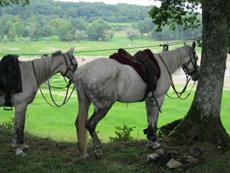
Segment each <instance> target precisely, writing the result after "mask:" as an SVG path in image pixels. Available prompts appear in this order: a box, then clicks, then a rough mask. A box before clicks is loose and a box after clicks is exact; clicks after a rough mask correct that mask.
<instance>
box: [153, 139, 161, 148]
mask: <svg viewBox="0 0 230 173" xmlns="http://www.w3.org/2000/svg"><path fill="white" fill-rule="evenodd" d="M160 147H161V144H159V143H158V142H157V141H156V142H153V145H152V148H153V149H155V150H156V149H159V148H160Z"/></svg>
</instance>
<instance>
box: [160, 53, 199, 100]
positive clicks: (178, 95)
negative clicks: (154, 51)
mask: <svg viewBox="0 0 230 173" xmlns="http://www.w3.org/2000/svg"><path fill="white" fill-rule="evenodd" d="M158 55H159V57H160V59H161V61H162V62H163V64H164V66H165V68H166V70H167V72H168V74H169V77H170V80H171V83H172V84H171V86H172V88H173V90H174V92H175V93H176V95H177V97H176V98H173V97H171V96H169V95H168V94H166V95H167V96H168V97H169V98H171V99H178V98H179V99H181V100H185V99H187V98H188V96H189V95H190V94H191V92H192V89H193V87H194V86H195V84H196V82H194V85H193V86H192V88H191V90H190V92H189V93H188V95H187V96H186V97H184V98H182V97H181V95H182V94H183V93H184V92H185V91H186V89H187V86H188V83H189V81H190V80H191V78H189V76H188V75H186V84H185V86H184V89H183V90H182V91H181V92H178V91H177V90H176V87H175V85H174V82H173V79H172V75H171V74H170V72H169V69H168V67H167V65H166V64H165V62H164V60H163V58H162V57H161V55H160V54H158Z"/></svg>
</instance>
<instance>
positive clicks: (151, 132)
mask: <svg viewBox="0 0 230 173" xmlns="http://www.w3.org/2000/svg"><path fill="white" fill-rule="evenodd" d="M164 98H165V96H162V97H161V98H158V99H157V101H158V104H159V107H160V108H161V107H162V104H163V102H164ZM145 105H146V109H147V118H148V129H147V138H148V139H149V142H148V144H147V145H148V147H151V148H153V149H157V148H159V147H160V144H159V143H158V142H157V136H156V132H157V122H158V117H159V108H158V106H157V104H156V101H155V100H154V99H153V98H147V99H146V101H145Z"/></svg>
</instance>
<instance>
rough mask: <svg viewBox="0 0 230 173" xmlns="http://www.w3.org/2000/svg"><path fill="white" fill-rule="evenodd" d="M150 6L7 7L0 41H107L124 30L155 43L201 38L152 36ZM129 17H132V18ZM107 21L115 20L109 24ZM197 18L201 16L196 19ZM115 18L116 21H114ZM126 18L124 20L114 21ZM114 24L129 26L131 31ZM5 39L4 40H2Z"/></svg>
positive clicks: (0, 20) (0, 16)
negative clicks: (158, 41) (55, 36)
mask: <svg viewBox="0 0 230 173" xmlns="http://www.w3.org/2000/svg"><path fill="white" fill-rule="evenodd" d="M83 9H84V10H83ZM150 9H151V6H149V7H146V6H137V5H127V4H118V5H107V4H104V3H87V2H79V3H73V2H59V1H53V0H47V1H44V0H41V1H38V0H32V1H31V2H30V5H29V6H26V7H22V6H21V5H9V6H6V7H3V8H0V40H2V41H4V42H5V43H6V42H7V41H17V42H19V41H21V40H23V41H24V42H27V43H28V42H29V41H30V40H39V39H42V38H43V39H44V38H45V39H46V40H47V41H49V40H50V37H51V36H53V35H57V36H58V37H59V39H60V40H62V41H69V40H77V41H78V42H79V41H81V40H86V39H89V40H102V41H108V40H109V39H111V38H112V37H113V35H114V31H119V30H126V31H127V37H128V38H129V39H130V40H131V41H133V39H137V38H142V36H143V35H144V34H148V35H149V37H151V38H153V39H158V40H172V39H190V38H198V37H200V36H201V31H202V27H199V28H197V29H195V30H192V29H187V30H186V31H184V30H183V27H180V26H178V28H177V30H175V31H172V30H170V28H169V26H165V27H164V29H163V32H161V33H157V32H155V29H156V26H155V25H154V24H153V23H152V19H151V18H149V17H148V11H149V10H150ZM131 14H132V17H131ZM109 17H112V18H114V20H110V19H109ZM199 17H200V16H199ZM115 18H116V19H115ZM118 18H120V19H121V18H123V19H124V18H126V19H125V20H120V19H119V20H117V19H118ZM114 22H123V23H132V25H131V27H128V28H127V26H125V25H124V26H121V25H116V24H115V23H114ZM3 37H4V38H3Z"/></svg>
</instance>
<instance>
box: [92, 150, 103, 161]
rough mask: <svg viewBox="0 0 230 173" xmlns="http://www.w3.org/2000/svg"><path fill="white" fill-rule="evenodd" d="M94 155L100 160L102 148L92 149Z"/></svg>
mask: <svg viewBox="0 0 230 173" xmlns="http://www.w3.org/2000/svg"><path fill="white" fill-rule="evenodd" d="M94 155H95V156H96V158H97V159H99V160H101V159H103V155H102V150H101V149H98V150H95V151H94Z"/></svg>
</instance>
